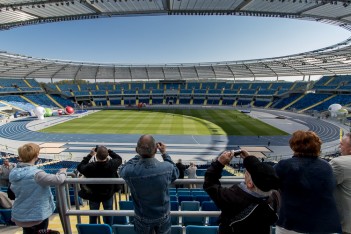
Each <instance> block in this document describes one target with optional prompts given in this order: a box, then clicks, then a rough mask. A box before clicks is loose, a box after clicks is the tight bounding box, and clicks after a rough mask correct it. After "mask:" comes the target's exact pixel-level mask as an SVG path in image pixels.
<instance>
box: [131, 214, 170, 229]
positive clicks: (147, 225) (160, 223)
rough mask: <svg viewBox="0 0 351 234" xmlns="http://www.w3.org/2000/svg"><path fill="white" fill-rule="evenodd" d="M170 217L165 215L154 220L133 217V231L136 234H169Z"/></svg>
mask: <svg viewBox="0 0 351 234" xmlns="http://www.w3.org/2000/svg"><path fill="white" fill-rule="evenodd" d="M171 225H172V223H171V216H170V215H166V216H164V217H162V218H159V219H155V220H148V219H143V218H141V217H138V216H135V219H134V230H135V232H136V233H138V234H153V233H156V234H171Z"/></svg>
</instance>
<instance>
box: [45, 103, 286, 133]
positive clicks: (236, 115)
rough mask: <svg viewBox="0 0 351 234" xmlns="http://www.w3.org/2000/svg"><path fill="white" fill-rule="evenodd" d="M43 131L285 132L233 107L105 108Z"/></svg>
mask: <svg viewBox="0 0 351 234" xmlns="http://www.w3.org/2000/svg"><path fill="white" fill-rule="evenodd" d="M41 132H46V133H77V134H159V135H206V136H207V135H237V136H258V135H259V136H278V135H288V134H287V133H286V132H284V131H281V130H279V129H277V128H275V127H273V126H271V125H268V124H266V123H264V122H262V121H260V120H258V119H254V118H251V117H250V116H248V115H246V114H243V113H240V112H238V111H236V110H212V109H211V110H203V109H201V110H199V109H198V110H190V109H186V110H168V109H167V110H141V111H137V110H104V111H99V112H96V113H93V114H90V115H88V116H85V117H82V118H76V119H73V120H70V121H67V122H65V123H62V124H58V125H55V126H52V127H49V128H46V129H43V130H41Z"/></svg>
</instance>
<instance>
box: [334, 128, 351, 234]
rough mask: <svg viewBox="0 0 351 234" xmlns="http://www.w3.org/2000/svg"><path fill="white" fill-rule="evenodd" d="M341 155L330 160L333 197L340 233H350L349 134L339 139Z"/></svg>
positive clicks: (350, 169) (350, 165) (350, 162)
mask: <svg viewBox="0 0 351 234" xmlns="http://www.w3.org/2000/svg"><path fill="white" fill-rule="evenodd" d="M340 153H341V156H340V157H337V158H334V159H332V160H331V161H330V165H331V166H332V168H333V172H334V177H335V179H336V184H337V185H336V190H335V193H334V195H335V199H336V205H337V208H338V212H339V216H340V221H341V227H342V233H347V234H350V233H351V214H350V211H351V157H350V156H351V134H350V133H347V134H346V136H344V137H343V138H342V140H341V141H340Z"/></svg>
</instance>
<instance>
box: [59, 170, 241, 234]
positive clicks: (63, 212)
mask: <svg viewBox="0 0 351 234" xmlns="http://www.w3.org/2000/svg"><path fill="white" fill-rule="evenodd" d="M69 176H71V173H69ZM72 177H74V176H72ZM242 181H243V178H242V177H241V178H237V177H236V178H233V179H221V180H220V182H221V183H222V184H224V185H233V184H238V183H240V182H242ZM203 182H204V179H203V178H201V179H177V180H176V181H174V182H173V184H203ZM125 183H126V182H125V181H124V180H123V179H122V178H66V179H65V181H64V183H63V184H60V185H58V186H57V187H56V188H57V193H56V194H57V201H58V205H59V213H60V218H61V223H62V227H63V231H64V233H65V234H71V233H72V230H71V222H70V219H69V216H77V217H79V216H81V215H94V216H134V211H133V210H94V211H93V210H79V203H78V202H77V200H78V194H77V193H78V191H77V190H76V188H77V187H76V186H78V184H125ZM68 184H74V185H75V201H76V207H77V206H78V208H77V210H71V209H70V206H69V205H68V203H67V199H65V197H67V194H68V193H67V190H66V188H67V185H68ZM76 198H77V200H76ZM220 213H221V212H220V211H171V212H170V214H171V216H193V217H199V216H219V214H220ZM77 222H78V223H80V218H79V219H78V218H77Z"/></svg>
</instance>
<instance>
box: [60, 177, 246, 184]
mask: <svg viewBox="0 0 351 234" xmlns="http://www.w3.org/2000/svg"><path fill="white" fill-rule="evenodd" d="M243 179H244V177H237V176H235V178H231V179H220V180H219V181H220V182H221V183H222V184H236V183H239V182H242V181H243ZM65 183H68V184H99V183H100V184H125V181H124V179H122V178H66V180H65ZM203 183H204V178H201V179H177V180H176V181H174V182H173V184H203Z"/></svg>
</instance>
